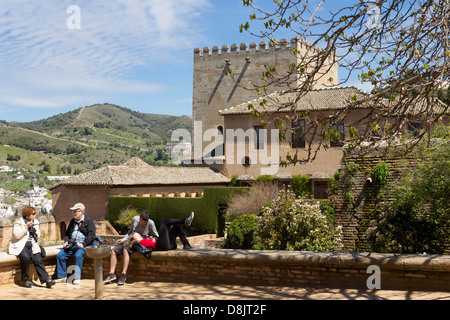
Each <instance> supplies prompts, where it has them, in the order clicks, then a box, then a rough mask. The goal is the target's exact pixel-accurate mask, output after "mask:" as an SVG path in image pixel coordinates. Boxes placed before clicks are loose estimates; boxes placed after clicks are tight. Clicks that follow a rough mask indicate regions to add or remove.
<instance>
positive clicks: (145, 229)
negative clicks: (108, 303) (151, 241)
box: [103, 210, 159, 285]
mask: <svg viewBox="0 0 450 320" xmlns="http://www.w3.org/2000/svg"><path fill="white" fill-rule="evenodd" d="M134 232H137V233H138V234H140V235H141V236H142V237H143V238H148V237H150V236H153V237H159V234H158V231H156V226H155V223H154V222H153V220H151V219H150V211H148V210H143V211H142V212H141V214H140V215H139V216H135V217H133V220H132V222H131V227H130V230H129V231H128V233H127V234H126V236H125V237H124V238H123V239H119V240H117V244H116V245H115V246H114V248H112V250H111V263H110V269H109V274H108V276H107V277H106V278H105V280H104V281H103V282H104V283H109V282H111V281H114V280H116V279H117V278H116V274H115V270H116V265H117V257H119V256H120V255H121V254H123V266H122V274H121V276H120V278H119V281H118V282H117V284H118V285H123V284H124V283H125V280H126V276H127V270H128V264H129V263H130V255H131V254H133V252H134V249H133V248H131V247H129V246H124V245H125V244H126V243H127V241H128V239H129V238H130V236H131V235H132V234H133V233H134Z"/></svg>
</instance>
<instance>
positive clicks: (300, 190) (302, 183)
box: [291, 174, 311, 197]
mask: <svg viewBox="0 0 450 320" xmlns="http://www.w3.org/2000/svg"><path fill="white" fill-rule="evenodd" d="M291 187H292V191H293V192H294V193H295V195H296V196H300V197H308V196H310V195H311V182H310V179H309V176H306V175H300V174H299V175H295V176H292V181H291Z"/></svg>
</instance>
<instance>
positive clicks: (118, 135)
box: [0, 104, 192, 174]
mask: <svg viewBox="0 0 450 320" xmlns="http://www.w3.org/2000/svg"><path fill="white" fill-rule="evenodd" d="M191 125H192V118H191V117H190V116H181V117H178V116H171V115H159V114H146V113H140V112H136V111H133V110H130V109H127V108H124V107H121V106H117V105H112V104H96V105H92V106H88V107H83V108H79V109H76V110H73V111H70V112H67V113H64V114H59V115H55V116H53V117H50V118H47V119H43V120H39V121H33V122H24V123H21V122H10V123H8V122H5V121H2V122H1V123H0V146H3V147H0V165H10V166H17V167H20V166H22V167H25V168H30V169H42V161H44V162H45V163H47V164H49V166H50V172H49V173H51V174H59V173H61V168H63V167H68V166H70V167H71V168H72V169H73V171H72V173H73V172H74V171H75V170H76V171H77V172H83V171H88V170H92V169H96V168H100V167H102V166H104V165H117V164H120V163H124V162H125V161H126V160H127V159H129V158H131V157H134V156H138V157H141V158H142V159H143V160H145V161H146V162H148V163H149V164H153V165H173V164H172V163H171V161H170V159H168V156H167V155H163V154H162V153H161V151H160V150H161V149H164V148H165V144H166V143H167V142H170V138H171V134H172V132H173V130H175V129H178V128H183V129H187V130H189V131H191ZM12 147H14V148H12ZM158 150H159V152H158ZM39 160H41V161H39ZM48 168H49V167H48V166H47V169H48Z"/></svg>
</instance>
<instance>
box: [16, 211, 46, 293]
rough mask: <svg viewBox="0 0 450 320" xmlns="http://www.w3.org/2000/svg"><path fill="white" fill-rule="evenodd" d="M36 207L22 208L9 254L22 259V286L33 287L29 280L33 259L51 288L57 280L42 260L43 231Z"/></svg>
mask: <svg viewBox="0 0 450 320" xmlns="http://www.w3.org/2000/svg"><path fill="white" fill-rule="evenodd" d="M35 217H36V208H34V207H30V206H26V207H25V208H23V210H22V218H21V219H19V220H17V221H16V222H14V226H13V239H12V241H11V243H10V244H9V254H13V255H15V256H17V257H18V258H19V260H20V271H21V280H22V283H21V284H22V286H24V287H26V288H31V287H32V286H33V283H32V282H31V281H30V280H29V279H30V277H29V275H28V271H29V268H30V262H31V261H33V264H34V268H35V269H36V273H37V275H38V278H39V280H40V281H41V283H42V284H43V283H45V285H46V287H47V288H51V287H52V286H53V285H54V284H55V282H54V281H53V280H52V279H50V277H49V275H48V273H47V270H45V266H44V262H43V261H42V254H44V251H43V249H42V250H41V246H40V245H39V239H40V237H41V231H40V229H39V220H37V219H35Z"/></svg>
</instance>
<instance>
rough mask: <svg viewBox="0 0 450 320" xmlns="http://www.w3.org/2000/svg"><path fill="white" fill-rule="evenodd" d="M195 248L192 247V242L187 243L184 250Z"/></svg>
mask: <svg viewBox="0 0 450 320" xmlns="http://www.w3.org/2000/svg"><path fill="white" fill-rule="evenodd" d="M192 249H193V248H192V247H191V245H190V244H185V245H184V246H183V250H192Z"/></svg>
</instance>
